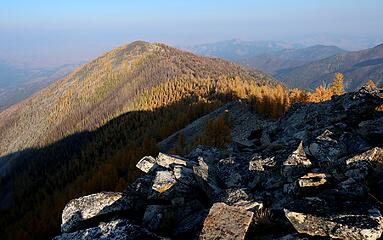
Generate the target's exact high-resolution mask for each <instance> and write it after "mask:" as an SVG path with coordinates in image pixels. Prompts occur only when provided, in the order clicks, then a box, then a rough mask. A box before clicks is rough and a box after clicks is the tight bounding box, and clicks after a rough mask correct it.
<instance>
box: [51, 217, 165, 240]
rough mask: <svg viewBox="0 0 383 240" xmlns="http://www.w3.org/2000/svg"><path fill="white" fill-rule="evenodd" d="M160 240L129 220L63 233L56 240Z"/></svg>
mask: <svg viewBox="0 0 383 240" xmlns="http://www.w3.org/2000/svg"><path fill="white" fill-rule="evenodd" d="M93 239H100V240H159V239H164V238H161V237H158V236H156V235H155V234H153V233H151V232H149V231H148V230H146V229H144V228H142V227H140V226H137V225H133V224H131V223H130V222H129V221H128V220H113V221H110V222H106V223H104V222H102V223H100V224H99V225H98V226H97V227H93V228H88V229H84V230H79V231H76V232H72V233H63V234H61V235H60V236H57V237H55V238H54V240H93Z"/></svg>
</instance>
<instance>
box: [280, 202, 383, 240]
mask: <svg viewBox="0 0 383 240" xmlns="http://www.w3.org/2000/svg"><path fill="white" fill-rule="evenodd" d="M284 211H285V215H286V217H287V218H288V219H289V221H290V222H291V223H292V225H293V226H294V228H295V229H296V230H297V231H298V232H299V233H305V234H308V235H311V236H324V237H331V238H335V239H371V240H373V239H378V238H379V237H380V236H381V234H382V231H383V228H382V226H383V225H382V224H383V219H382V216H381V214H380V212H379V210H377V209H376V208H375V207H373V206H371V205H369V204H367V203H358V202H350V201H345V202H327V201H325V200H322V199H319V198H305V199H302V200H296V201H294V202H293V203H292V204H290V206H288V207H287V208H285V209H284Z"/></svg>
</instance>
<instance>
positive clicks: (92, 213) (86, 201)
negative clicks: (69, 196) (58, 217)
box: [61, 192, 129, 232]
mask: <svg viewBox="0 0 383 240" xmlns="http://www.w3.org/2000/svg"><path fill="white" fill-rule="evenodd" d="M122 200H123V194H122V193H119V192H100V193H96V194H92V195H88V196H85V197H80V198H77V199H73V200H71V201H70V202H69V203H68V204H67V205H66V206H65V208H64V211H63V214H62V224H61V231H62V232H71V231H75V230H77V229H78V228H79V227H81V224H82V223H83V222H84V221H87V220H90V219H91V218H94V217H96V216H100V215H105V214H110V213H113V212H118V211H123V210H126V209H125V208H127V207H128V206H129V204H126V203H123V201H122Z"/></svg>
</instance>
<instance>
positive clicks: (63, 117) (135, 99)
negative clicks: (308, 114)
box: [0, 41, 275, 166]
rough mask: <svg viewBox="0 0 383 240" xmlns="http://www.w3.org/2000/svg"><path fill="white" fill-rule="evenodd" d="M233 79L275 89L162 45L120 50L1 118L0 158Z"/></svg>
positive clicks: (265, 80) (247, 73)
mask: <svg viewBox="0 0 383 240" xmlns="http://www.w3.org/2000/svg"><path fill="white" fill-rule="evenodd" d="M235 77H238V78H242V79H246V80H248V81H253V82H255V83H258V84H260V85H265V84H275V83H274V82H273V80H272V79H271V78H269V77H268V76H266V75H264V74H262V73H259V72H256V71H251V70H247V69H245V68H242V67H239V66H237V65H235V64H232V63H229V62H227V61H223V60H220V59H213V58H204V57H199V56H196V55H193V54H191V53H187V52H183V51H180V50H178V49H175V48H171V47H168V46H166V45H164V44H159V43H147V42H142V41H137V42H133V43H131V44H128V45H124V46H121V47H119V48H116V49H114V50H112V51H110V52H107V53H106V54H104V55H102V56H101V57H99V58H97V59H95V60H93V61H92V62H90V63H88V64H85V65H83V66H82V67H80V68H78V69H77V70H75V71H74V72H73V73H71V74H70V75H69V76H67V77H65V78H64V79H62V80H60V81H58V82H56V83H54V84H52V85H50V86H49V87H47V88H46V89H44V90H42V91H41V92H39V93H37V94H35V95H34V96H32V97H30V98H29V99H27V100H25V101H23V102H21V103H19V104H17V105H14V106H12V107H11V108H9V109H7V110H5V111H4V112H2V113H0V157H1V156H4V155H6V154H10V153H14V152H17V151H20V150H23V149H26V148H32V147H39V146H44V145H46V144H49V143H52V142H53V141H55V140H58V139H61V138H63V137H65V136H68V135H69V134H73V133H76V132H81V131H87V130H93V129H95V128H97V127H99V126H101V125H103V124H105V123H106V122H107V121H108V120H110V119H112V118H115V117H117V116H119V115H121V114H123V113H126V112H129V111H135V110H150V109H154V108H156V107H160V106H164V105H166V104H169V103H171V102H175V101H177V100H179V99H180V98H181V97H182V96H181V95H183V94H184V96H185V95H190V94H191V92H192V91H191V90H192V89H193V88H194V89H195V88H201V89H202V90H201V91H205V92H206V91H208V90H209V89H212V86H213V85H214V86H215V85H217V84H218V85H219V84H220V83H224V82H225V83H226V82H227V81H226V80H228V78H235ZM225 78H226V80H224V79H225ZM169 87H174V89H173V90H172V91H174V92H178V94H179V96H175V95H174V96H166V97H164V96H163V97H164V98H163V99H160V98H161V96H160V94H159V93H158V91H161V89H162V90H164V91H170V90H169V89H168V90H166V89H167V88H169ZM154 93H156V94H157V95H154ZM163 95H166V94H163ZM0 166H1V162H0Z"/></svg>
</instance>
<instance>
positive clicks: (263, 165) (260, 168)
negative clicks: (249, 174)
mask: <svg viewBox="0 0 383 240" xmlns="http://www.w3.org/2000/svg"><path fill="white" fill-rule="evenodd" d="M275 166H276V162H275V160H274V157H267V158H262V156H260V155H255V156H253V158H252V159H251V161H250V162H249V171H257V172H264V171H266V170H270V169H274V168H275Z"/></svg>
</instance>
